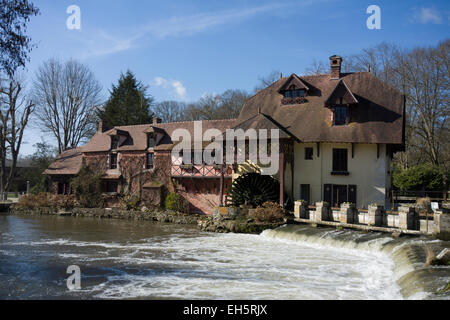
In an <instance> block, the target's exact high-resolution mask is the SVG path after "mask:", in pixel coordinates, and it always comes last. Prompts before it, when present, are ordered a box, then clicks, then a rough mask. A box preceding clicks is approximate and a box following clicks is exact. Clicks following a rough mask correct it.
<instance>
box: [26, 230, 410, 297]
mask: <svg viewBox="0 0 450 320" xmlns="http://www.w3.org/2000/svg"><path fill="white" fill-rule="evenodd" d="M43 243H45V244H46V245H51V246H61V247H65V246H70V247H74V246H75V247H79V248H87V247H90V248H91V249H92V252H95V254H90V253H89V252H87V253H86V252H83V253H80V254H74V253H60V254H59V256H60V258H63V259H67V260H69V261H73V262H75V261H78V263H79V262H82V263H87V264H96V263H102V265H105V264H106V265H114V266H116V270H115V271H114V272H113V274H111V275H108V276H107V281H105V282H103V283H101V284H98V285H95V286H92V287H90V288H84V289H83V292H84V293H90V294H92V295H93V296H94V297H97V298H116V299H124V298H170V299H256V300H259V299H286V300H289V299H296V300H297V299H331V300H335V299H401V298H402V296H401V294H400V289H399V287H398V286H397V285H396V282H395V277H394V274H393V266H394V265H393V262H392V260H390V259H389V258H388V257H387V256H386V255H384V254H382V253H377V252H369V251H367V252H365V251H361V250H354V249H345V248H333V247H328V246H323V245H320V244H308V243H300V242H295V241H286V240H279V239H273V238H270V237H269V236H268V235H267V234H263V235H261V236H254V235H237V234H227V235H215V234H202V235H200V236H195V237H186V236H185V235H183V236H172V237H171V238H170V239H155V238H154V237H153V238H149V239H143V240H142V241H139V242H138V243H126V244H118V243H101V242H95V243H88V242H80V241H70V242H66V241H63V240H56V241H53V242H52V241H50V242H43ZM41 244H42V243H39V242H37V243H34V245H41ZM90 252H91V251H90ZM68 263H69V262H68ZM127 266H129V267H131V266H133V267H131V268H132V270H129V269H128V267H127ZM136 267H137V268H138V269H139V270H133V268H136ZM152 270H158V271H156V272H155V271H152Z"/></svg>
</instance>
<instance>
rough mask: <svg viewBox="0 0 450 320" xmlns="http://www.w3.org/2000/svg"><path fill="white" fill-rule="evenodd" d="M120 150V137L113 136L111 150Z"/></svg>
mask: <svg viewBox="0 0 450 320" xmlns="http://www.w3.org/2000/svg"><path fill="white" fill-rule="evenodd" d="M118 148H119V137H118V136H111V150H116V149H118Z"/></svg>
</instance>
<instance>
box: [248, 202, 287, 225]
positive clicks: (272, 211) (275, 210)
mask: <svg viewBox="0 0 450 320" xmlns="http://www.w3.org/2000/svg"><path fill="white" fill-rule="evenodd" d="M251 217H252V218H253V219H255V220H256V221H257V222H267V223H271V222H280V221H283V219H284V217H285V211H284V209H283V208H282V207H281V206H280V205H279V204H278V203H275V202H265V203H264V204H263V205H262V206H260V207H258V208H256V209H255V210H254V211H253V212H252V214H251Z"/></svg>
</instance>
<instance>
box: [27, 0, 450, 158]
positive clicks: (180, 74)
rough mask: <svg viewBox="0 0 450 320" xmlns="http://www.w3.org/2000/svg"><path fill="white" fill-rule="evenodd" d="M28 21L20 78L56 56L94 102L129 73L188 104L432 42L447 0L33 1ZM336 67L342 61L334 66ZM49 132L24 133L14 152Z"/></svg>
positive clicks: (156, 92) (441, 35)
mask: <svg viewBox="0 0 450 320" xmlns="http://www.w3.org/2000/svg"><path fill="white" fill-rule="evenodd" d="M33 2H34V3H35V5H37V6H38V7H39V8H40V9H41V15H40V16H38V17H35V18H33V19H32V21H31V22H30V24H29V30H28V31H29V32H28V33H29V35H30V36H31V37H32V39H33V42H34V43H36V44H37V46H38V47H37V48H36V49H34V50H33V52H32V53H31V61H30V63H29V64H28V65H27V70H26V74H27V75H28V78H29V80H32V78H33V76H34V73H35V71H36V69H37V68H38V66H39V65H40V64H41V63H42V62H43V61H45V60H47V59H49V58H51V57H56V58H60V59H61V60H65V59H69V58H74V59H77V60H79V61H81V62H83V63H85V64H87V65H88V66H89V67H90V68H91V70H92V71H93V72H94V73H95V75H96V77H97V79H98V80H99V81H100V83H101V84H102V86H103V88H104V98H105V100H106V98H107V96H108V89H109V88H110V87H111V84H112V83H115V82H116V81H117V79H118V77H119V75H120V73H121V72H124V71H126V70H127V69H130V70H131V71H133V72H134V73H135V74H136V76H137V78H138V79H139V80H141V81H142V82H144V83H145V84H147V85H149V93H150V94H152V95H153V96H154V98H155V99H156V101H163V100H179V101H193V100H196V99H198V98H199V97H201V96H202V95H203V94H205V93H221V92H223V91H225V90H227V89H244V90H247V91H252V89H253V88H254V87H255V85H256V84H257V80H258V77H259V76H265V75H267V74H269V73H270V72H271V71H272V70H280V71H281V72H283V74H291V73H294V72H295V73H297V74H302V73H303V72H304V70H305V68H307V67H308V66H309V65H310V64H311V63H312V62H313V60H314V59H315V60H318V61H324V62H327V59H328V57H329V56H331V55H333V54H339V55H347V54H352V53H357V52H359V51H360V50H361V49H363V48H367V47H370V46H373V45H376V44H378V43H380V42H383V41H387V42H393V43H396V44H398V45H399V46H402V47H413V46H418V45H435V44H436V43H438V42H439V41H441V40H443V39H445V38H447V37H449V25H450V20H449V19H450V2H449V1H378V0H372V1H361V0H359V1H357V0H347V1H343V0H314V1H313V0H305V1H303V0H288V1H274V0H272V1H269V0H266V1H250V0H240V1H237V0H227V1H223V0H222V1H216V0H208V1H149V0H145V1H144V0H128V1H125V0H114V1H111V0H108V1H105V0H90V1H87V0H72V1H65V0H64V1H63V0H58V1H54V0H34V1H33ZM70 5H77V6H78V7H79V8H80V9H81V30H69V29H68V28H67V27H66V20H67V18H68V17H69V14H68V13H66V9H67V8H68V7H69V6H70ZM370 5H378V6H379V7H380V9H381V30H369V29H368V28H367V26H366V20H367V18H368V17H369V14H367V13H366V9H367V8H368V7H369V6H370ZM344 63H345V62H344ZM41 137H43V138H44V139H45V140H46V141H47V142H50V143H52V142H53V140H52V138H51V137H49V136H48V134H47V135H45V134H42V133H41V132H40V131H39V130H38V129H30V130H28V132H27V134H26V137H25V138H26V144H25V145H24V146H23V149H22V154H23V155H26V154H30V153H32V152H33V147H32V145H33V144H34V143H36V142H39V141H40V139H41Z"/></svg>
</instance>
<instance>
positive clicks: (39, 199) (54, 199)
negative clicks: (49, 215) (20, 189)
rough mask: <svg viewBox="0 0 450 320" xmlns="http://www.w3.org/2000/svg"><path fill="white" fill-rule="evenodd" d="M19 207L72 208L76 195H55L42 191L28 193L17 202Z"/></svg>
mask: <svg viewBox="0 0 450 320" xmlns="http://www.w3.org/2000/svg"><path fill="white" fill-rule="evenodd" d="M17 205H18V206H19V208H23V209H37V208H54V209H72V208H73V207H74V206H75V197H74V196H73V195H54V194H51V193H46V192H42V193H39V194H28V195H25V196H22V197H21V198H20V199H19V202H18V203H17Z"/></svg>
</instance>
